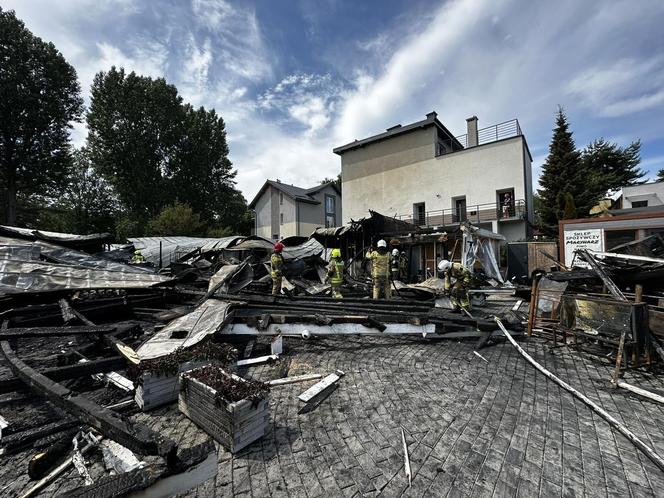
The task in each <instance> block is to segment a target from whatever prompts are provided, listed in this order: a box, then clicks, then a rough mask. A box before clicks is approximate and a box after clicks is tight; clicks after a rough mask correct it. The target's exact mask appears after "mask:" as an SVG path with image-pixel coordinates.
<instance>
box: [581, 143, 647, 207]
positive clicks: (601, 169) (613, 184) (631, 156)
mask: <svg viewBox="0 0 664 498" xmlns="http://www.w3.org/2000/svg"><path fill="white" fill-rule="evenodd" d="M640 153H641V142H640V141H639V140H636V141H634V142H632V143H631V144H629V145H628V146H627V147H620V146H619V145H618V144H616V143H612V142H607V141H606V140H604V139H603V138H599V139H597V140H595V141H593V142H591V143H590V144H589V145H588V146H587V147H586V148H585V149H584V150H583V152H582V153H581V161H582V167H583V168H584V169H585V170H587V171H589V172H592V174H593V176H594V178H595V179H596V181H595V183H594V185H593V187H594V188H595V192H594V195H595V196H596V198H597V199H601V198H603V197H604V196H606V194H607V192H612V191H613V192H615V191H617V190H618V189H620V188H621V187H625V186H628V185H634V184H636V183H638V181H639V180H640V179H642V178H643V177H644V176H645V175H646V173H645V171H642V170H640V169H639V163H640V162H641V157H640ZM584 214H587V213H584Z"/></svg>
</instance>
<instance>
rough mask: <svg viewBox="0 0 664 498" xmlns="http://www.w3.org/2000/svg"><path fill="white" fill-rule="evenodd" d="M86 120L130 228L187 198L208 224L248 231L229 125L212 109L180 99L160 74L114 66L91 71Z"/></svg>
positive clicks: (96, 159) (98, 162) (94, 152)
mask: <svg viewBox="0 0 664 498" xmlns="http://www.w3.org/2000/svg"><path fill="white" fill-rule="evenodd" d="M87 121H88V128H89V135H88V147H89V149H90V155H91V158H92V160H93V163H94V164H95V167H96V168H98V170H99V171H100V172H101V173H102V174H103V175H104V177H105V178H106V179H107V180H108V181H109V182H111V183H112V184H113V186H114V188H115V190H116V192H117V194H118V197H119V198H120V200H121V203H122V206H123V208H124V210H125V211H126V217H125V221H124V222H123V226H126V227H127V228H128V230H129V231H131V232H135V231H138V232H141V227H145V225H146V222H147V220H150V219H152V220H154V219H156V218H158V216H161V215H162V214H163V213H164V212H163V210H164V208H165V207H166V206H170V207H171V208H173V207H174V206H176V205H178V206H182V205H186V206H188V207H189V208H190V209H191V210H192V212H193V213H196V214H197V215H199V217H200V223H202V224H204V225H206V226H208V227H209V228H211V229H216V228H218V229H223V228H230V229H231V230H234V231H236V233H248V231H249V229H250V226H251V225H250V224H249V225H247V223H246V217H247V214H246V213H247V204H246V200H245V199H244V197H243V196H242V194H241V193H240V192H239V191H238V190H237V189H236V187H235V175H236V171H235V170H234V169H233V166H232V164H231V162H230V160H229V159H228V152H229V151H228V144H227V142H226V126H225V123H224V120H223V119H222V118H221V116H219V115H218V114H217V113H216V112H215V111H214V110H209V111H208V110H206V109H205V108H203V107H200V108H198V109H194V108H193V107H192V106H190V105H189V104H183V103H182V98H181V97H180V96H179V95H178V92H177V89H176V88H175V86H173V85H169V84H167V83H166V81H165V80H163V79H161V78H160V79H152V78H148V77H144V76H137V75H136V74H135V73H133V72H132V73H129V74H128V75H127V74H125V72H124V70H123V69H116V68H115V67H113V68H111V69H110V70H109V71H108V72H101V73H98V74H97V75H96V77H95V80H94V83H93V85H92V97H91V105H90V111H89V112H88V115H87ZM176 201H177V202H178V204H174V203H176ZM151 227H152V228H154V227H155V225H154V223H152V224H151ZM124 231H125V230H124V229H123V232H124ZM196 231H200V230H198V228H197V230H196Z"/></svg>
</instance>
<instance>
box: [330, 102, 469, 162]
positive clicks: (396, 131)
mask: <svg viewBox="0 0 664 498" xmlns="http://www.w3.org/2000/svg"><path fill="white" fill-rule="evenodd" d="M437 116H438V114H437V113H436V112H435V111H432V112H430V113H429V114H427V117H426V119H423V120H422V121H417V122H416V123H411V124H408V125H406V126H401V125H396V126H393V127H391V128H388V129H387V131H385V132H384V133H380V134H378V135H374V136H372V137H369V138H364V139H362V140H355V141H354V142H351V143H348V144H346V145H342V146H340V147H337V148H335V149H332V152H334V153H335V154H339V155H341V154H343V153H344V152H348V151H349V150H353V149H358V148H360V147H364V146H366V145H369V144H372V143H374V142H380V141H381V140H385V139H388V138H392V137H396V136H398V135H403V134H404V133H409V132H411V131H415V130H418V129H424V128H429V127H431V126H436V127H437V128H438V129H439V130H440V131H442V132H443V133H445V134H446V135H447V136H448V137H449V138H450V139H452V140H454V141H456V142H457V145H458V146H459V148H463V146H462V145H461V143H459V142H458V141H457V140H456V138H454V135H452V133H450V131H449V130H448V129H447V128H446V127H445V125H443V123H441V122H440V121H438V118H437Z"/></svg>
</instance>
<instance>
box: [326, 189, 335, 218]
mask: <svg viewBox="0 0 664 498" xmlns="http://www.w3.org/2000/svg"><path fill="white" fill-rule="evenodd" d="M336 212H337V199H336V197H334V196H333V195H327V194H326V195H325V214H332V215H334V214H336Z"/></svg>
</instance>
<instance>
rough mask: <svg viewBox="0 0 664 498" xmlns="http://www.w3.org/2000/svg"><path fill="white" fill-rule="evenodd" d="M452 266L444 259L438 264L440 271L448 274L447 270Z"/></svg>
mask: <svg viewBox="0 0 664 498" xmlns="http://www.w3.org/2000/svg"><path fill="white" fill-rule="evenodd" d="M451 266H452V263H450V262H449V261H448V260H446V259H443V260H442V261H441V262H440V263H438V270H439V271H442V272H446V271H447V270H449V269H450V267H451Z"/></svg>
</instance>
